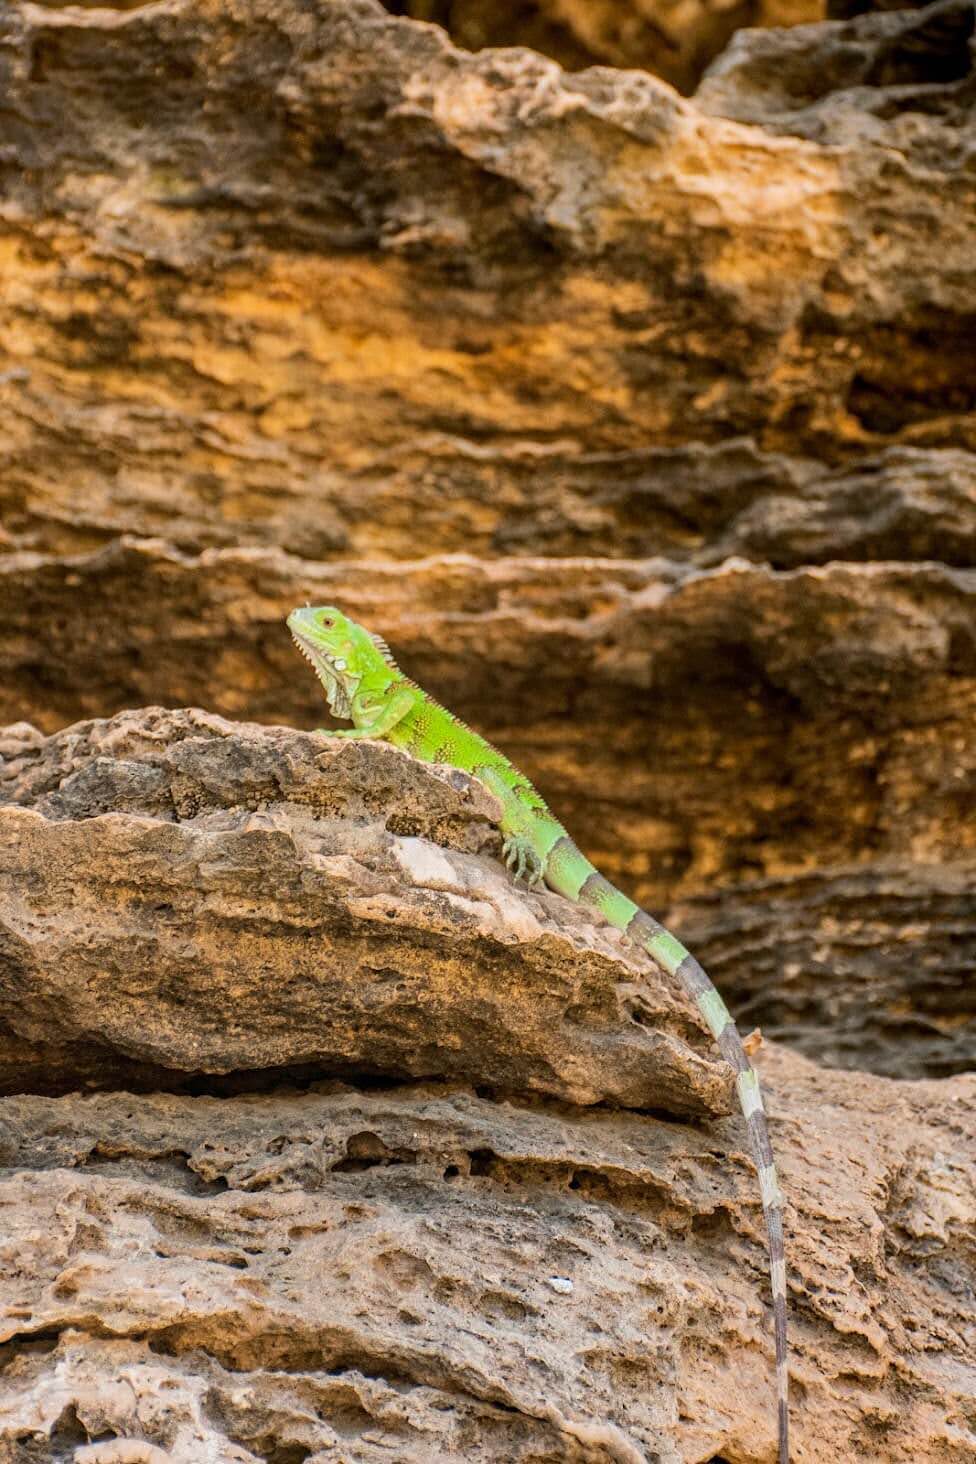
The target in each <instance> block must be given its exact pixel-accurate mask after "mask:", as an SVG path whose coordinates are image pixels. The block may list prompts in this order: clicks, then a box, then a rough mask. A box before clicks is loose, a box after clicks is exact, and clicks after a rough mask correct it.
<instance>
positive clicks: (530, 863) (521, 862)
mask: <svg viewBox="0 0 976 1464" xmlns="http://www.w3.org/2000/svg"><path fill="white" fill-rule="evenodd" d="M502 857H503V858H504V860H505V863H506V864H507V865H508V867H509V869H510V870H511V871H512V873H513V875H514V876H515V878H516V880H520V879H524V880H525V882H526V884H527V885H528V887H529V889H530V890H532V889H536V888H538V887H540V886H541V885H542V883H543V879H542V860H541V859H540V858H539V856H538V854H537V853H536V851H535V850H534V849H533V847H532V845H531V844H530V843H529V841H528V840H527V839H524V838H520V837H519V836H518V834H507V835H506V837H505V842H504V843H503V844H502Z"/></svg>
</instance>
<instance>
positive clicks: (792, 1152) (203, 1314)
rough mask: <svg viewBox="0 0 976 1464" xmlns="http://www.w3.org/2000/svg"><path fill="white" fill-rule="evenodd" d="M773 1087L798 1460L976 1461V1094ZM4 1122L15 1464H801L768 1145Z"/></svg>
mask: <svg viewBox="0 0 976 1464" xmlns="http://www.w3.org/2000/svg"><path fill="white" fill-rule="evenodd" d="M763 1072H764V1076H765V1078H766V1080H767V1088H768V1090H769V1092H770V1094H771V1100H770V1101H771V1107H772V1111H773V1116H774V1117H773V1129H774V1142H775V1143H776V1145H777V1148H778V1151H779V1154H780V1165H781V1170H782V1174H783V1181H784V1187H785V1189H786V1193H787V1196H788V1199H789V1210H788V1227H787V1228H788V1236H789V1247H790V1278H791V1286H790V1291H791V1302H792V1306H793V1309H794V1325H793V1339H794V1349H795V1354H796V1362H795V1373H794V1375H795V1385H794V1395H795V1436H796V1445H795V1457H796V1458H797V1459H798V1460H803V1461H804V1464H838V1461H839V1460H845V1461H846V1460H854V1459H872V1460H879V1461H880V1460H884V1461H886V1464H945V1461H949V1464H964V1461H968V1460H969V1459H971V1458H972V1457H973V1452H974V1450H976V1433H974V1430H973V1420H972V1415H971V1407H970V1404H971V1398H972V1393H973V1388H974V1385H976V1369H974V1361H973V1359H974V1357H976V1331H974V1322H973V1312H972V1305H971V1298H972V1291H973V1286H974V1284H976V1274H974V1271H973V1255H974V1244H973V1242H974V1239H976V1208H974V1199H973V1197H974V1194H976V1086H974V1079H973V1078H972V1077H969V1078H955V1079H952V1080H950V1081H947V1082H943V1083H933V1082H929V1083H920V1084H895V1083H892V1082H889V1081H887V1080H885V1079H881V1078H869V1077H864V1076H857V1075H852V1074H838V1073H835V1074H830V1073H828V1072H825V1071H823V1070H820V1069H816V1068H814V1067H812V1065H810V1064H808V1063H806V1062H804V1061H803V1060H802V1059H800V1058H796V1057H791V1056H789V1055H788V1054H787V1053H786V1052H784V1051H782V1050H771V1051H766V1052H765V1053H764V1054H763ZM3 1117H4V1131H3V1153H2V1158H3V1161H4V1162H5V1163H6V1164H7V1165H8V1166H10V1167H8V1168H7V1169H5V1170H3V1171H0V1204H2V1205H3V1214H4V1241H3V1248H4V1266H3V1268H2V1272H0V1315H2V1317H3V1336H4V1338H5V1341H4V1344H3V1351H4V1368H3V1371H2V1373H0V1451H2V1453H3V1457H5V1458H9V1459H12V1460H13V1459H17V1460H20V1459H24V1460H26V1459H27V1458H35V1457H70V1450H71V1448H72V1447H73V1446H77V1445H84V1444H85V1443H86V1442H87V1441H88V1440H89V1439H92V1440H99V1441H101V1442H100V1444H99V1447H101V1448H107V1447H108V1443H109V1441H110V1440H112V1439H113V1438H125V1439H127V1440H137V1439H138V1440H143V1441H145V1442H147V1443H148V1444H150V1445H152V1446H153V1447H156V1448H161V1449H165V1450H166V1452H167V1454H168V1457H169V1459H170V1460H171V1461H172V1464H197V1461H199V1460H200V1459H201V1458H207V1457H216V1458H219V1459H221V1460H225V1459H226V1460H233V1461H239V1464H244V1461H246V1464H252V1461H256V1460H268V1459H285V1458H299V1457H300V1458H303V1459H309V1460H316V1461H319V1460H321V1461H322V1464H325V1461H326V1460H327V1459H329V1458H335V1457H341V1458H343V1459H347V1460H350V1461H354V1464H360V1461H364V1464H365V1461H369V1464H371V1461H379V1460H386V1459H389V1458H390V1457H391V1456H392V1457H395V1458H397V1459H401V1460H404V1461H410V1464H412V1461H417V1464H421V1461H423V1464H427V1461H428V1460H430V1459H433V1458H437V1459H444V1460H448V1459H451V1460H454V1459H464V1460H466V1461H471V1460H480V1461H485V1464H488V1461H496V1460H500V1459H505V1460H524V1461H528V1460H536V1461H551V1464H563V1461H566V1460H576V1461H579V1464H582V1461H589V1464H611V1461H615V1464H623V1461H626V1464H637V1461H642V1460H643V1461H648V1460H658V1461H660V1464H683V1461H687V1460H691V1459H695V1460H706V1459H714V1458H719V1457H720V1458H722V1459H728V1460H733V1461H737V1464H738V1461H743V1464H745V1461H753V1460H755V1461H760V1460H762V1461H766V1460H769V1459H771V1458H772V1457H773V1450H774V1443H773V1417H774V1415H773V1408H772V1398H773V1385H772V1369H771V1361H770V1341H769V1327H768V1312H767V1308H766V1306H765V1305H764V1300H763V1299H764V1297H765V1295H766V1283H765V1278H764V1255H763V1245H762V1238H761V1225H760V1218H759V1211H758V1205H757V1202H756V1195H755V1179H754V1173H753V1171H752V1168H751V1164H750V1163H749V1162H748V1161H747V1160H746V1159H745V1158H744V1156H743V1152H742V1143H743V1128H742V1124H741V1121H739V1120H735V1119H728V1120H725V1121H722V1122H720V1123H718V1124H715V1123H712V1124H710V1125H708V1127H707V1128H705V1129H702V1128H698V1127H694V1126H689V1125H687V1124H675V1123H663V1122H661V1121H660V1120H656V1119H653V1118H651V1117H648V1116H641V1115H636V1114H627V1113H621V1112H617V1113H614V1112H610V1111H608V1110H606V1109H599V1108H598V1109H592V1110H589V1111H583V1110H580V1109H569V1108H567V1107H565V1106H564V1105H556V1104H554V1103H552V1102H551V1101H550V1100H544V1099H541V1098H537V1099H535V1100H533V1101H532V1102H513V1101H510V1102H508V1103H504V1104H498V1103H494V1102H490V1101H488V1100H487V1099H485V1098H482V1097H478V1096H476V1095H475V1094H474V1093H472V1092H471V1091H470V1090H469V1089H468V1088H466V1087H463V1086H457V1085H453V1086H446V1087H445V1086H444V1085H427V1086H410V1085H405V1086H404V1085H401V1086H399V1087H398V1088H396V1089H395V1090H392V1091H389V1092H378V1093H377V1092H364V1091H360V1090H358V1089H357V1088H355V1087H353V1086H348V1085H347V1086H343V1085H340V1084H335V1083H333V1084H329V1085H324V1086H320V1087H317V1088H313V1089H311V1090H309V1091H306V1092H298V1091H280V1092H264V1093H260V1094H253V1095H251V1096H239V1097H236V1098H226V1097H224V1098H219V1099H218V1098H214V1097H211V1096H205V1095H200V1096H197V1097H190V1096H187V1095H173V1094H153V1095H140V1096H139V1097H138V1098H134V1097H132V1096H131V1095H127V1094H119V1093H105V1094H93V1095H88V1096H86V1097H79V1096H78V1095H73V1096H71V1097H64V1098H43V1097H38V1096H25V1097H21V1098H8V1099H6V1100H4V1104H3ZM557 1283H558V1284H557ZM730 1379H733V1380H734V1386H730ZM30 1450H33V1451H34V1452H33V1453H31V1452H30ZM76 1457H77V1458H78V1459H79V1460H80V1459H82V1458H83V1456H82V1454H81V1453H79V1454H78V1455H76ZM108 1457H109V1458H112V1459H113V1460H115V1459H118V1458H122V1457H128V1456H123V1455H121V1454H119V1455H109V1456H108ZM137 1457H140V1458H142V1457H143V1456H137ZM153 1457H155V1456H153Z"/></svg>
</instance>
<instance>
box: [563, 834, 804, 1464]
mask: <svg viewBox="0 0 976 1464" xmlns="http://www.w3.org/2000/svg"><path fill="white" fill-rule="evenodd" d="M545 881H546V884H547V885H549V887H550V889H554V890H556V891H557V893H559V894H561V895H565V896H566V898H567V899H570V900H573V901H575V902H576V903H577V904H580V905H588V906H589V907H590V908H591V909H594V910H599V912H600V913H601V914H602V915H603V916H604V917H605V918H606V919H607V920H609V922H610V924H611V925H615V926H616V928H617V929H618V930H622V931H623V932H624V934H625V935H626V936H627V937H628V938H629V939H630V940H632V941H633V942H634V944H635V945H638V946H640V947H641V949H642V950H645V951H646V952H647V954H648V955H649V956H650V957H651V958H652V960H654V961H655V962H656V963H657V964H658V965H659V966H662V967H663V968H664V970H665V971H667V972H669V973H670V974H671V975H672V976H677V977H678V979H679V980H680V981H681V983H682V985H683V986H684V988H685V990H686V991H687V993H688V995H689V996H690V997H691V998H692V1000H693V1001H694V1002H695V1004H696V1006H697V1007H698V1010H699V1011H700V1012H701V1014H702V1016H703V1017H704V1018H705V1021H706V1022H707V1024H708V1027H709V1030H710V1031H711V1033H712V1035H713V1037H714V1038H715V1041H716V1043H717V1044H718V1049H719V1051H720V1052H721V1054H722V1056H723V1057H724V1058H725V1060H726V1062H728V1063H729V1065H730V1066H731V1067H732V1068H733V1070H734V1071H735V1085H736V1088H737V1090H738V1094H739V1103H740V1104H741V1107H742V1113H743V1116H744V1118H745V1120H746V1125H747V1127H748V1130H749V1140H750V1143H751V1145H752V1153H753V1158H754V1159H755V1163H756V1169H757V1170H758V1173H759V1191H760V1194H761V1195H762V1207H763V1215H764V1217H765V1221H766V1235H767V1240H768V1250H769V1274H770V1279H771V1281H772V1290H773V1326H774V1331H775V1337H776V1383H777V1396H778V1422H779V1464H789V1460H790V1444H789V1362H788V1357H787V1344H786V1250H785V1246H784V1242H783V1197H782V1195H781V1194H780V1189H779V1183H778V1181H777V1179H776V1166H775V1164H774V1163H773V1151H772V1147H771V1145H770V1142H769V1130H768V1128H767V1126H766V1113H765V1110H764V1108H763V1100H762V1093H761V1092H760V1088H759V1078H758V1077H757V1075H756V1071H755V1069H754V1068H753V1066H752V1064H751V1063H750V1061H749V1059H748V1057H747V1056H746V1052H745V1048H744V1047H743V1046H742V1039H741V1037H740V1036H739V1033H738V1031H737V1030H736V1025H735V1022H734V1021H733V1020H732V1017H731V1015H730V1013H729V1009H728V1007H727V1006H726V1005H725V1002H724V1001H723V1000H722V998H721V997H720V996H719V994H718V992H717V991H716V989H715V987H714V986H713V985H712V983H711V981H710V980H709V979H708V977H707V976H706V974H705V972H704V971H703V970H702V968H701V966H700V965H699V964H698V962H697V961H696V960H695V958H694V956H693V955H691V954H690V953H689V952H688V951H686V950H685V948H684V946H683V945H682V944H681V942H680V941H679V940H676V939H675V937H674V936H673V935H672V934H671V932H670V931H669V930H665V928H664V926H663V925H661V924H659V922H658V921H657V920H654V919H652V918H651V916H650V915H648V914H646V913H645V912H644V911H643V910H642V909H641V908H640V906H639V905H635V904H634V902H633V900H628V898H627V896H626V895H625V894H623V893H622V892H621V891H620V890H618V889H617V888H616V887H615V886H614V885H612V884H611V883H610V881H609V880H608V879H604V877H603V875H602V874H600V873H599V871H598V870H596V869H595V868H594V867H593V865H592V864H591V863H590V861H589V860H588V859H587V858H586V856H585V854H582V853H581V852H580V850H579V849H578V848H577V847H576V845H575V844H574V843H573V841H572V839H570V838H569V837H568V836H567V835H565V834H564V835H563V836H562V837H561V838H559V839H558V840H557V841H556V843H555V844H554V845H553V847H552V848H551V850H550V852H549V855H548V857H547V859H546V863H545Z"/></svg>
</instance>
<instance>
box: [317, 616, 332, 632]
mask: <svg viewBox="0 0 976 1464" xmlns="http://www.w3.org/2000/svg"><path fill="white" fill-rule="evenodd" d="M320 624H321V626H322V628H323V630H331V629H332V627H333V626H334V625H335V621H334V620H333V618H332V616H331V615H323V616H322V619H321V621H320Z"/></svg>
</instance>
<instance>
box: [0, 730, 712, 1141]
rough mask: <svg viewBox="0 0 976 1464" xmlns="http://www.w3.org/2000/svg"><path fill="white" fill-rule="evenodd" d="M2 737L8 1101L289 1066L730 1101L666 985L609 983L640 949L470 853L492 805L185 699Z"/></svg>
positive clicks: (482, 841)
mask: <svg viewBox="0 0 976 1464" xmlns="http://www.w3.org/2000/svg"><path fill="white" fill-rule="evenodd" d="M21 735H22V737H23V741H19V740H18V733H17V730H16V729H12V730H11V732H10V733H8V737H7V742H6V754H7V755H6V759H5V775H4V777H3V779H2V782H0V787H2V788H3V790H4V791H3V796H4V797H5V799H6V800H7V803H6V806H5V807H3V809H2V810H0V850H2V863H0V953H2V957H3V989H2V992H0V1027H2V1029H3V1035H2V1036H0V1073H2V1075H3V1077H2V1081H3V1083H4V1085H5V1086H6V1088H7V1091H10V1090H11V1089H20V1088H22V1087H23V1086H24V1085H25V1084H27V1085H28V1086H30V1085H35V1084H37V1083H39V1082H40V1083H44V1082H50V1081H51V1080H52V1078H56V1080H57V1082H58V1083H59V1085H62V1086H63V1085H65V1084H68V1083H71V1082H74V1083H77V1082H78V1081H79V1080H83V1079H89V1078H92V1079H97V1080H100V1081H103V1082H104V1081H105V1079H106V1076H108V1075H112V1076H114V1077H117V1076H118V1075H119V1074H120V1072H121V1075H123V1076H128V1068H129V1064H131V1063H134V1064H135V1065H136V1072H137V1074H138V1073H140V1072H141V1070H142V1069H145V1068H146V1067H148V1071H149V1073H150V1074H152V1075H153V1076H154V1077H155V1078H156V1079H157V1080H159V1079H160V1076H161V1075H160V1072H159V1069H161V1068H163V1069H175V1070H177V1071H178V1072H183V1073H228V1072H240V1071H241V1070H244V1069H265V1070H267V1069H271V1070H272V1073H273V1070H275V1069H281V1068H288V1067H294V1066H299V1067H308V1066H312V1067H314V1068H315V1069H317V1070H319V1071H322V1070H327V1071H329V1072H350V1071H351V1072H354V1073H360V1074H367V1075H371V1076H379V1077H398V1078H403V1077H406V1076H412V1077H417V1076H424V1077H426V1076H431V1075H434V1076H438V1077H464V1078H466V1079H467V1080H468V1081H470V1082H477V1081H480V1082H482V1083H484V1084H486V1085H492V1086H495V1087H498V1088H502V1089H513V1090H518V1091H529V1092H531V1091H535V1090H538V1091H541V1092H546V1093H549V1094H551V1095H553V1096H555V1097H558V1098H562V1099H565V1100H567V1101H570V1102H574V1103H584V1104H590V1103H599V1102H613V1103H624V1104H627V1105H629V1106H632V1107H642V1108H655V1107H656V1108H663V1109H667V1110H669V1111H672V1112H685V1113H699V1114H701V1113H709V1112H715V1111H716V1109H718V1110H719V1111H721V1110H722V1109H723V1108H727V1098H728V1088H729V1083H728V1079H727V1073H726V1072H724V1071H723V1066H724V1065H723V1064H721V1063H718V1062H716V1061H715V1059H714V1058H713V1057H709V1056H707V1055H706V1054H707V1041H708V1039H707V1033H706V1031H705V1029H704V1028H699V1029H697V1030H696V1029H695V1025H694V1022H693V1021H692V1020H691V1019H690V1018H689V1016H688V1014H687V1006H686V1003H684V1002H683V1001H681V999H680V996H679V994H678V993H677V992H676V991H675V992H674V993H672V992H669V991H668V990H667V989H666V988H662V987H661V984H660V982H659V981H656V982H655V983H654V984H653V986H652V988H651V997H650V999H649V1000H648V999H647V998H646V997H643V998H642V996H641V995H640V993H639V992H632V991H631V988H632V987H633V986H634V985H635V984H639V985H640V986H641V987H645V986H646V973H647V971H648V968H650V969H652V970H653V967H652V966H651V963H650V962H648V961H647V959H646V958H645V957H643V955H642V953H641V954H639V955H638V954H636V953H635V954H634V955H633V956H631V955H630V954H629V953H628V952H629V947H628V946H627V945H626V944H625V943H624V942H623V938H622V937H621V936H620V935H619V932H616V931H612V930H611V931H610V932H609V934H608V933H607V931H606V930H605V929H601V930H600V931H599V932H597V931H595V930H593V928H592V922H591V921H590V920H589V919H587V918H586V916H585V915H584V914H583V913H582V912H580V911H577V910H575V909H574V907H573V906H572V905H570V904H568V903H567V902H566V901H565V900H562V899H559V898H558V897H556V896H553V895H545V896H533V897H531V898H528V897H524V896H523V897H522V898H519V896H518V895H517V893H516V892H515V891H514V890H513V889H512V885H511V881H510V879H509V877H508V875H507V873H506V871H505V869H504V867H503V865H502V864H501V862H500V860H498V859H497V857H496V858H494V859H489V860H487V861H486V860H477V859H475V858H474V857H473V851H477V850H479V849H481V848H482V847H484V846H489V847H491V846H494V853H495V854H496V855H497V853H498V852H499V851H498V837H497V832H496V830H495V829H494V827H493V825H492V824H491V823H490V822H489V819H490V817H491V815H492V813H494V814H495V816H496V817H497V814H498V806H497V803H496V802H495V800H494V799H493V798H492V797H491V796H490V795H489V794H488V793H487V792H486V791H485V789H484V788H483V787H482V786H481V784H480V783H477V782H474V781H473V780H472V779H470V778H468V777H466V776H465V775H464V774H462V773H457V772H454V771H451V770H445V771H444V772H443V773H441V772H440V771H439V770H433V771H432V770H430V769H428V768H426V767H424V766H423V765H422V764H420V763H417V762H416V761H415V760H414V759H412V758H409V757H407V756H406V755H404V754H403V753H400V752H398V751H396V750H395V749H394V748H391V747H386V746H379V747H371V746H364V745H363V744H360V743H355V742H333V743H331V744H326V743H323V741H322V739H321V738H318V737H315V736H314V735H311V736H310V735H309V734H307V733H300V732H289V731H286V730H285V729H280V730H278V731H276V732H269V731H267V730H265V729H262V728H259V727H251V728H248V727H238V726H235V725H234V724H231V723H226V722H223V721H222V720H221V719H219V718H214V717H212V716H207V715H206V714H205V713H182V714H181V713H174V712H166V711H162V710H159V711H149V712H143V713H140V714H131V713H122V714H121V715H120V716H118V717H116V718H113V719H112V720H111V721H108V722H101V723H99V722H96V723H93V724H81V725H79V726H76V727H72V728H69V729H67V730H66V731H65V732H63V733H61V734H59V735H56V736H54V737H52V738H50V739H48V740H47V741H42V742H40V743H38V742H37V741H36V739H35V738H34V737H33V736H31V732H30V730H29V729H25V730H24V732H23V734H21ZM431 839H436V840H437V841H438V842H439V843H440V844H442V845H446V846H447V849H446V850H442V849H439V848H435V847H434V845H433V844H432V843H431V842H430V841H431ZM642 975H643V976H644V978H645V979H644V980H641V977H642ZM628 977H629V980H628ZM691 1033H694V1035H695V1037H696V1038H697V1044H696V1045H697V1047H698V1049H700V1050H701V1051H700V1052H698V1053H696V1052H695V1051H694V1050H691V1049H689V1047H688V1045H687V1042H686V1041H685V1040H684V1039H685V1038H686V1037H688V1036H689V1035H690V1034H691ZM702 1049H704V1050H702ZM120 1064H121V1067H120Z"/></svg>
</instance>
